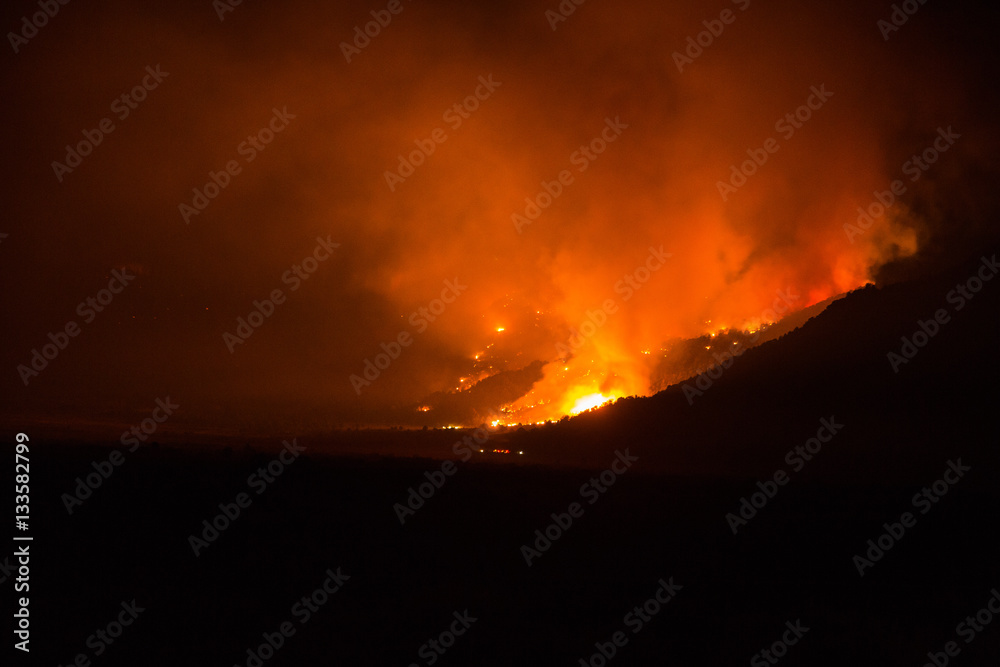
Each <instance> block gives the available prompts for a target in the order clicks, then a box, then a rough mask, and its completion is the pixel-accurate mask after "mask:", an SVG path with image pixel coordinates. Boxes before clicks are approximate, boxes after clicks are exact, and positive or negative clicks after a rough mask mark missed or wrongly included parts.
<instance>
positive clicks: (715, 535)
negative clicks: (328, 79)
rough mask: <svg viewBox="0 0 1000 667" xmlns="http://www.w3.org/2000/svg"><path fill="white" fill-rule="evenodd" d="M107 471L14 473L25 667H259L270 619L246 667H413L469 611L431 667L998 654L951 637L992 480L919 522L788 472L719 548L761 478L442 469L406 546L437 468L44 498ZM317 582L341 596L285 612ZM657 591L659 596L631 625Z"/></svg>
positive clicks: (869, 492)
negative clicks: (599, 649)
mask: <svg viewBox="0 0 1000 667" xmlns="http://www.w3.org/2000/svg"><path fill="white" fill-rule="evenodd" d="M300 444H301V443H300ZM623 445H625V443H623ZM830 446H831V447H832V446H833V445H832V444H831V445H830ZM39 449H41V448H39ZM635 452H636V450H635V449H634V448H630V453H631V454H632V455H634V454H635ZM823 453H827V452H821V454H820V456H822V454H823ZM106 456H107V451H106V450H96V449H95V450H92V451H91V450H85V449H80V448H78V447H67V448H62V447H55V446H52V447H50V448H48V449H45V450H43V451H42V453H41V454H40V455H38V456H36V458H35V461H34V462H33V464H34V465H37V466H38V469H43V470H46V471H47V472H46V478H47V479H51V480H52V482H44V483H42V484H40V485H39V486H38V487H37V488H36V490H35V492H34V493H35V495H36V497H38V498H44V500H43V501H42V502H41V503H39V504H42V505H44V511H42V512H41V514H39V515H37V516H35V517H34V525H35V527H36V528H35V529H34V531H33V532H34V534H35V541H34V542H33V543H32V545H31V553H32V556H33V558H32V561H31V568H32V571H31V576H32V584H31V585H32V591H31V592H32V607H31V609H32V612H31V613H32V620H33V625H32V629H33V634H32V642H31V645H32V658H33V660H32V664H60V665H69V664H72V661H73V660H74V659H75V656H77V655H78V654H81V653H82V654H84V655H86V656H87V657H88V658H89V659H90V660H91V661H92V664H95V665H100V664H106V665H112V664H122V665H175V664H197V665H209V664H217V665H227V666H228V665H247V664H250V665H254V664H257V663H256V662H254V661H250V662H249V663H248V656H247V649H248V648H251V647H252V648H257V647H258V646H259V645H260V644H261V643H262V642H263V641H264V639H263V637H262V635H263V634H264V633H274V632H275V631H277V630H278V628H279V626H281V624H282V623H283V622H286V621H287V622H290V623H291V624H292V626H293V627H294V630H295V633H294V635H292V636H291V637H290V638H288V639H287V640H285V641H284V643H283V646H282V647H281V649H280V650H279V651H278V652H277V654H276V655H275V656H274V657H273V658H271V659H270V660H267V661H266V663H265V664H268V665H279V664H280V665H327V664H364V665H410V664H413V663H416V664H431V661H430V656H431V655H433V653H432V652H429V651H430V649H425V650H424V652H423V654H421V653H420V649H421V646H422V645H424V644H425V643H426V642H427V641H428V640H430V639H432V638H436V637H438V636H439V635H440V634H441V633H442V632H443V631H445V630H448V628H449V626H450V625H451V623H452V621H453V620H454V616H453V612H458V614H459V615H462V614H463V613H464V612H466V610H467V611H468V613H469V615H470V616H471V617H473V618H475V619H476V620H475V621H474V622H473V623H472V624H471V627H469V628H468V630H467V631H466V632H464V633H463V635H462V636H460V637H458V638H457V639H456V640H455V642H454V645H453V646H452V647H451V648H449V649H448V650H447V652H446V653H445V654H444V656H443V657H442V658H441V659H440V660H435V664H438V663H439V664H443V665H448V664H451V665H520V664H538V665H546V664H553V665H555V664H565V665H578V664H580V663H579V659H580V658H585V659H587V660H589V658H590V656H591V654H593V653H594V652H595V650H596V649H595V642H601V643H606V642H608V641H610V640H611V638H612V636H613V635H614V633H615V632H618V631H622V632H623V633H624V635H625V638H626V639H627V644H626V645H625V646H624V647H623V648H620V649H617V655H616V656H615V657H614V658H613V659H612V662H614V663H615V664H629V665H661V664H671V665H722V664H747V663H748V662H750V661H751V659H752V658H753V656H754V655H755V654H756V653H757V652H759V651H761V650H762V649H765V648H767V647H770V646H771V645H772V644H773V643H774V642H776V641H778V640H780V639H781V638H782V635H783V634H785V635H786V636H787V637H788V638H794V635H788V634H787V633H786V625H785V624H786V621H787V622H791V623H792V624H793V626H794V625H795V624H796V623H797V622H799V621H801V625H802V626H804V627H806V628H808V632H805V634H804V635H803V637H802V638H801V640H800V641H797V643H796V644H795V645H794V646H791V647H790V648H789V649H788V653H787V655H786V656H784V657H783V658H782V660H781V662H782V663H783V664H788V665H792V664H800V665H825V664H830V665H835V664H836V665H843V664H856V665H922V664H924V663H925V662H926V658H927V652H928V651H940V650H943V648H944V646H945V644H946V642H948V641H956V642H958V643H959V645H960V646H961V653H960V654H959V656H958V657H956V658H954V661H955V664H962V665H994V664H997V662H996V661H997V658H998V657H1000V616H998V618H997V619H996V622H995V623H993V624H992V625H987V626H985V627H984V628H983V630H982V632H981V633H975V635H974V640H973V641H972V642H971V643H969V644H966V643H965V641H964V638H963V637H960V636H959V635H957V634H956V630H955V628H956V625H957V624H958V623H959V622H961V621H962V620H963V619H965V618H966V617H967V616H970V615H972V616H975V615H976V613H977V612H978V611H979V610H980V609H982V608H984V607H985V606H986V604H987V602H988V600H989V598H990V597H991V595H992V594H991V590H992V589H994V588H996V587H998V586H1000V567H998V563H1000V545H998V541H997V540H996V517H997V516H998V511H1000V499H998V497H997V495H996V493H995V492H993V491H991V490H985V489H984V488H983V487H987V486H989V485H988V484H985V483H984V482H986V481H987V480H984V477H987V476H992V475H994V474H995V471H993V470H986V469H982V468H980V467H977V466H975V465H973V466H972V470H971V471H969V472H967V473H965V477H964V478H963V479H961V480H960V481H958V483H957V484H955V485H954V486H953V488H951V489H949V490H948V492H947V495H946V496H945V497H943V498H941V500H940V501H939V502H937V503H934V505H933V507H931V508H930V509H929V511H927V513H926V515H922V514H920V508H918V507H914V505H913V504H912V503H911V497H912V496H913V495H914V493H916V492H919V491H920V488H919V487H918V486H916V485H893V484H886V485H878V484H864V485H851V484H836V485H829V484H824V483H819V482H815V480H813V479H811V478H810V477H809V475H808V470H809V469H808V467H807V468H804V469H803V472H802V476H801V478H796V476H795V475H792V479H791V481H790V482H789V483H788V485H787V486H785V487H781V488H779V490H778V491H777V493H776V495H775V497H774V498H773V499H771V500H769V501H768V503H767V504H766V505H765V506H764V508H763V509H761V510H759V512H758V514H757V516H756V517H754V518H752V519H750V520H749V521H748V523H747V525H745V526H740V527H739V529H738V533H737V534H736V535H734V534H733V533H732V531H731V530H730V527H729V525H728V523H727V520H726V518H725V515H726V514H727V513H730V512H733V513H736V512H738V511H739V505H740V498H741V497H742V496H750V494H751V492H753V491H755V490H756V487H755V484H756V480H750V479H746V480H725V481H723V480H720V479H708V478H701V479H698V478H681V477H670V476H665V475H650V474H645V473H643V472H642V470H641V463H642V459H641V457H640V460H639V461H637V462H635V463H634V464H633V467H632V468H630V469H628V471H627V472H625V473H624V474H622V475H621V476H620V477H619V478H618V479H617V481H616V482H615V483H614V485H613V486H611V487H610V488H608V489H607V491H606V492H605V493H603V494H600V495H598V494H597V492H595V491H588V492H587V493H588V496H589V497H588V496H582V495H581V493H580V486H581V484H584V483H586V482H587V481H588V480H589V479H590V478H591V477H592V476H593V474H594V473H597V472H600V471H586V470H581V469H571V470H569V469H567V470H558V469H547V468H541V467H535V466H523V467H514V466H509V465H491V464H483V463H474V462H470V463H468V464H461V463H460V464H458V470H457V472H455V474H454V475H453V476H451V477H448V478H447V481H446V482H445V483H444V484H443V486H442V487H441V489H440V490H438V491H437V492H436V493H435V494H434V495H433V496H432V497H431V498H430V499H429V500H427V501H426V504H425V505H424V506H423V507H422V508H420V509H418V510H417V512H416V513H415V515H413V516H410V517H409V518H408V519H407V521H406V523H405V525H401V524H400V521H399V520H398V519H397V516H396V513H395V512H394V510H393V505H394V504H395V503H397V502H400V503H401V502H405V501H406V496H407V490H408V488H409V487H411V486H416V485H417V484H418V483H419V482H421V481H424V478H423V476H424V473H425V471H434V470H438V469H439V468H440V462H437V461H428V460H381V461H377V460H361V459H348V458H323V457H318V456H314V455H311V454H308V453H306V454H302V455H301V456H300V458H298V459H297V460H295V462H294V463H292V464H290V465H289V466H287V468H286V469H285V470H284V471H283V472H282V473H281V475H280V476H278V477H276V478H275V481H274V482H273V483H272V484H270V485H269V486H267V487H266V488H265V489H263V491H262V493H260V494H259V495H258V494H257V493H256V489H255V488H253V487H251V486H248V484H247V478H248V476H250V475H252V474H253V473H254V471H255V470H256V469H257V468H259V467H261V466H266V465H267V464H268V462H270V461H272V460H273V458H274V457H273V455H272V454H268V453H260V454H255V455H251V454H233V455H231V456H223V455H222V454H219V453H215V454H206V455H197V456H196V455H192V454H187V453H181V452H179V451H175V450H169V449H165V448H163V447H161V448H159V449H157V450H154V449H148V450H140V451H138V452H137V453H136V454H135V455H134V457H133V458H130V459H127V460H126V462H125V463H124V464H123V466H122V467H121V468H120V469H118V470H117V471H116V472H114V473H113V475H112V476H111V478H110V479H109V480H108V481H107V482H105V483H104V484H103V485H102V486H101V487H100V488H99V489H97V490H96V491H95V492H94V494H93V496H92V497H90V498H89V499H87V500H85V501H84V503H83V505H82V506H80V507H77V508H75V509H74V512H73V514H72V515H68V514H67V511H66V510H65V509H64V507H63V504H62V503H61V502H60V501H59V496H60V494H62V493H64V492H70V491H71V489H72V486H73V479H74V478H75V477H76V476H78V475H80V474H82V472H83V471H86V469H87V468H88V467H89V466H90V461H91V460H103V459H104V458H106ZM820 460H821V459H819V458H817V460H816V461H814V462H813V463H812V465H817V466H818V465H820ZM609 463H610V461H609ZM966 463H968V461H966V460H965V459H963V464H966ZM947 467H948V465H947V464H946V463H945V460H944V459H942V461H941V466H940V468H941V470H940V471H939V473H943V472H944V469H946V468H947ZM619 468H621V466H619ZM785 469H786V470H789V468H788V467H787V466H786V467H785ZM937 477H940V475H938V476H937ZM937 477H932V478H928V479H927V483H928V484H930V483H932V482H934V481H935V479H937ZM256 488H260V487H259V485H258V486H257V487H256ZM241 492H242V493H247V494H248V496H249V497H250V498H251V502H250V504H249V506H248V507H246V508H244V509H241V511H240V515H239V517H238V518H236V519H235V520H232V521H231V522H230V526H229V527H228V528H227V529H225V530H223V531H221V533H220V534H219V535H218V537H217V538H216V539H215V540H214V541H212V542H211V543H209V544H208V545H207V546H202V547H199V555H198V556H195V554H194V552H193V551H194V550H193V548H192V546H191V545H190V543H189V536H190V535H192V534H196V533H197V534H200V533H202V531H203V530H204V526H203V524H202V520H203V519H208V520H210V521H211V520H212V519H213V517H215V516H216V515H217V514H219V513H220V510H219V503H220V502H221V503H233V501H234V499H235V498H236V497H237V494H239V493H241ZM594 496H596V500H595V502H594V503H593V504H590V503H589V502H588V501H589V499H590V498H592V497H594ZM574 501H576V502H579V503H580V504H581V506H582V516H580V517H579V518H576V519H574V520H573V523H572V525H571V526H570V527H569V528H568V529H566V530H565V531H562V535H561V536H559V537H558V538H557V539H556V540H554V541H553V543H552V544H551V546H550V547H549V548H548V549H547V551H545V552H544V553H541V555H539V556H536V557H534V558H533V559H532V565H531V566H530V567H528V566H527V565H526V562H525V559H524V557H523V556H522V553H521V551H520V547H521V546H522V545H524V544H531V543H533V542H534V541H535V539H536V536H535V535H534V531H535V529H536V528H537V529H542V530H544V529H545V528H546V526H548V525H549V524H551V523H552V522H553V521H552V519H551V517H550V515H551V514H552V513H553V512H555V513H557V514H559V513H565V512H567V510H568V507H569V505H570V503H572V502H574ZM906 511H910V512H911V513H912V514H913V515H914V516H915V520H916V525H915V526H914V527H912V528H907V529H906V531H905V534H904V535H903V536H902V537H901V538H900V539H899V540H898V542H897V543H896V544H894V545H893V546H891V548H890V549H889V550H888V552H887V553H886V555H885V556H884V557H882V558H881V560H879V561H878V562H875V563H874V564H873V565H872V566H871V567H866V568H865V570H864V572H865V574H864V577H861V576H859V574H858V570H857V567H856V565H855V563H854V562H852V559H853V557H854V556H855V555H856V554H860V555H864V552H865V551H866V550H867V546H866V542H867V540H869V539H877V538H878V537H879V535H881V534H882V533H883V532H884V529H883V527H882V526H883V523H890V524H892V523H897V522H899V521H900V515H901V514H902V513H903V512H906ZM564 521H565V518H564ZM219 523H220V525H225V522H223V521H222V520H221V519H220V520H219ZM551 530H552V531H553V533H554V534H557V533H555V530H554V529H551ZM328 570H332V572H333V573H334V574H338V573H339V574H341V575H346V577H342V588H341V589H340V590H337V592H335V593H334V594H332V595H331V596H330V597H329V600H328V601H327V602H326V604H324V605H319V604H317V605H316V611H315V612H312V611H309V613H308V615H307V613H306V611H304V610H308V607H304V606H301V605H300V606H299V607H298V608H297V610H295V605H296V603H297V602H298V601H300V600H301V598H303V596H310V595H312V594H313V592H314V591H315V590H316V589H317V588H320V587H321V586H322V584H323V583H324V580H325V579H327V578H328V574H327V572H328ZM348 577H349V578H348ZM11 578H12V577H10V576H9V577H8V581H6V582H5V583H4V584H3V586H4V587H5V588H7V591H8V593H9V592H11V588H10V587H11V585H12V581H11V580H10V579H11ZM661 579H663V580H664V581H665V582H666V583H667V584H670V583H673V584H675V585H676V589H675V590H674V591H673V592H674V595H675V597H673V598H672V599H671V600H670V602H668V603H666V604H665V605H664V606H663V607H662V609H660V610H659V611H658V613H656V614H655V615H649V616H648V621H645V620H642V619H641V617H638V616H633V617H632V619H631V621H627V620H626V619H625V617H626V615H627V614H629V612H630V611H631V610H633V608H634V607H636V606H637V605H639V606H641V605H643V604H645V603H647V601H648V600H649V599H650V598H653V597H654V595H655V594H656V593H657V591H658V590H659V589H660V588H661V584H660V583H659V582H660V580H661ZM334 585H335V584H333V583H332V582H331V587H332V586H334ZM661 597H662V598H667V597H669V596H668V595H667V594H666V592H662V593H661ZM5 598H8V599H9V595H7V596H5ZM320 598H322V596H320ZM132 600H135V603H136V604H137V605H138V606H139V607H141V608H142V609H143V610H144V611H141V612H139V613H138V618H137V619H136V620H135V621H134V622H133V623H132V624H131V625H130V626H129V627H126V628H125V629H124V632H123V633H122V634H121V636H120V638H119V639H117V640H114V643H113V644H111V645H106V644H104V642H103V641H102V640H101V639H100V638H99V637H96V638H92V639H90V641H89V645H88V637H91V635H93V634H94V633H95V632H96V631H98V630H99V629H103V628H106V627H107V625H108V624H109V623H110V622H112V621H115V620H116V618H117V617H118V616H119V615H120V613H121V612H122V606H121V603H122V602H126V603H129V602H131V601H132ZM994 605H995V606H997V603H994ZM657 606H659V605H658V603H657V604H652V603H650V604H649V608H650V609H651V610H652V609H655V608H656V607H657ZM8 618H9V617H8ZM636 619H638V620H636ZM640 621H641V623H640ZM286 627H287V626H286ZM458 627H459V628H460V627H461V626H458ZM620 637H621V636H620ZM967 637H968V634H966V635H965V638H967ZM444 641H446V642H447V641H448V638H447V637H446V638H445V639H444ZM102 648H103V649H104V650H103V651H102V654H101V655H99V656H98V655H96V653H97V651H98V650H101V649H102ZM778 650H779V652H783V651H781V649H780V648H779V649H778ZM266 653H267V652H266V651H265V654H266ZM593 664H602V663H601V662H600V661H595V662H593ZM752 664H768V663H767V662H760V661H758V662H756V663H752Z"/></svg>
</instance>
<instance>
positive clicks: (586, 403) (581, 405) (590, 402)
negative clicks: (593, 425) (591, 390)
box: [569, 394, 615, 415]
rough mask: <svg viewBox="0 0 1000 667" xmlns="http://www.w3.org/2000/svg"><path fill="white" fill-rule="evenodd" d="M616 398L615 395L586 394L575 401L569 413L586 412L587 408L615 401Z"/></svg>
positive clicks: (590, 408)
mask: <svg viewBox="0 0 1000 667" xmlns="http://www.w3.org/2000/svg"><path fill="white" fill-rule="evenodd" d="M614 399H615V397H614V396H605V395H604V394H587V395H586V396H581V397H580V398H578V399H576V401H574V402H573V407H572V408H570V411H569V413H570V414H571V415H578V414H580V413H581V412H586V411H587V410H592V409H594V408H597V407H600V406H602V405H604V404H605V403H607V402H608V401H613V400H614Z"/></svg>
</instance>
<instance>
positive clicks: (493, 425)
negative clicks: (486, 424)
mask: <svg viewBox="0 0 1000 667" xmlns="http://www.w3.org/2000/svg"><path fill="white" fill-rule="evenodd" d="M500 423H501V422H500V420H499V419H494V420H493V421H491V422H490V426H492V427H493V428H496V427H497V426H499V425H500Z"/></svg>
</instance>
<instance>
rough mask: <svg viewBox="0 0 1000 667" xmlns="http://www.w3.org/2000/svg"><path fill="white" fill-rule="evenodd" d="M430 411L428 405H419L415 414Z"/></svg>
mask: <svg viewBox="0 0 1000 667" xmlns="http://www.w3.org/2000/svg"><path fill="white" fill-rule="evenodd" d="M430 410H431V406H429V405H421V406H420V407H419V408H417V412H430Z"/></svg>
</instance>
